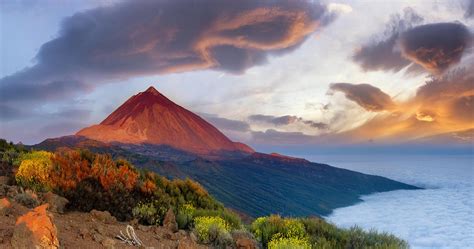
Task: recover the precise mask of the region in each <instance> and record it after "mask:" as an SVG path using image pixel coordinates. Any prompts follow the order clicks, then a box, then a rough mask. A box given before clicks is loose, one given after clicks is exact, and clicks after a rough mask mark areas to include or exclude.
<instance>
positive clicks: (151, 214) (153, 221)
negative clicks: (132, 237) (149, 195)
mask: <svg viewBox="0 0 474 249" xmlns="http://www.w3.org/2000/svg"><path fill="white" fill-rule="evenodd" d="M168 209H169V204H168V203H165V202H163V201H160V200H155V201H153V202H149V203H139V204H138V205H137V206H136V207H135V208H133V210H132V214H133V217H134V218H136V219H138V220H139V221H140V222H141V223H144V224H147V225H159V224H161V223H162V221H163V218H164V216H165V214H166V212H167V211H168Z"/></svg>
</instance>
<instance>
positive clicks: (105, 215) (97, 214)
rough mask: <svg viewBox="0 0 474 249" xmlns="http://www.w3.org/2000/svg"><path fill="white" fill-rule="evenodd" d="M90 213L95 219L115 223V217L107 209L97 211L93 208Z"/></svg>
mask: <svg viewBox="0 0 474 249" xmlns="http://www.w3.org/2000/svg"><path fill="white" fill-rule="evenodd" d="M90 214H91V215H92V217H94V218H95V219H97V220H99V221H102V222H104V223H107V224H111V223H115V222H117V219H115V217H113V216H112V215H110V213H109V212H108V211H97V210H95V209H93V210H92V211H91V212H90Z"/></svg>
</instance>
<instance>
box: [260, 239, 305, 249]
mask: <svg viewBox="0 0 474 249" xmlns="http://www.w3.org/2000/svg"><path fill="white" fill-rule="evenodd" d="M268 249H311V245H310V244H309V242H308V240H307V239H301V238H291V237H290V238H284V237H280V238H274V239H272V240H271V241H270V242H269V243H268Z"/></svg>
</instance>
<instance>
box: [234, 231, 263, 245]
mask: <svg viewBox="0 0 474 249" xmlns="http://www.w3.org/2000/svg"><path fill="white" fill-rule="evenodd" d="M232 239H233V240H234V242H235V248H236V249H257V248H259V247H258V244H257V242H256V241H255V240H254V239H253V236H252V235H251V234H249V233H248V232H240V231H235V232H233V233H232Z"/></svg>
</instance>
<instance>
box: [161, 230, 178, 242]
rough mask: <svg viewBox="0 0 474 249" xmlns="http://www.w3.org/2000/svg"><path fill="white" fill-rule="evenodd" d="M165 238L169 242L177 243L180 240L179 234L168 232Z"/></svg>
mask: <svg viewBox="0 0 474 249" xmlns="http://www.w3.org/2000/svg"><path fill="white" fill-rule="evenodd" d="M163 237H164V238H165V239H168V240H172V241H176V240H178V239H179V234H177V233H173V232H171V231H168V232H166V233H164V234H163Z"/></svg>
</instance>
